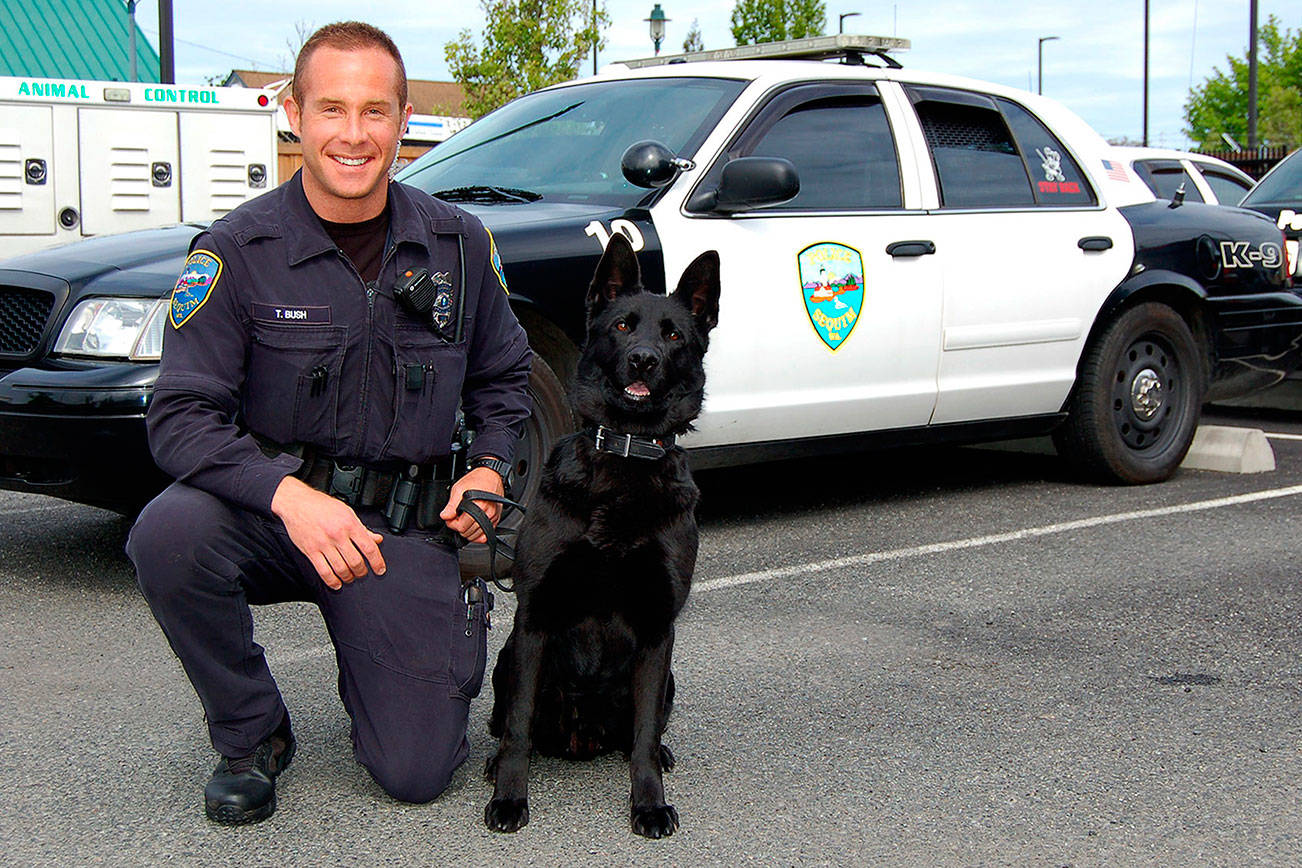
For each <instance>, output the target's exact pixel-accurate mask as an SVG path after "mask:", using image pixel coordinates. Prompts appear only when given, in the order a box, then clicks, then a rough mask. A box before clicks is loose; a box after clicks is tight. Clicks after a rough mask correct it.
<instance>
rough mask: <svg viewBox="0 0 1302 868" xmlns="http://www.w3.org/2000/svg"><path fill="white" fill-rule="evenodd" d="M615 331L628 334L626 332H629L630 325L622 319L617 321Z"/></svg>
mask: <svg viewBox="0 0 1302 868" xmlns="http://www.w3.org/2000/svg"><path fill="white" fill-rule="evenodd" d="M615 331H617V332H626V331H628V323H627V322H625V321H624V320H622V319H619V320H615Z"/></svg>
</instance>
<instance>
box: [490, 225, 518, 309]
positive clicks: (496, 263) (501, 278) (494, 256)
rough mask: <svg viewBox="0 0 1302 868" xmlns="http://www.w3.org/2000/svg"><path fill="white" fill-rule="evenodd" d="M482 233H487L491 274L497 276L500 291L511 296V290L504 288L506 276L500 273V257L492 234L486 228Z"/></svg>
mask: <svg viewBox="0 0 1302 868" xmlns="http://www.w3.org/2000/svg"><path fill="white" fill-rule="evenodd" d="M484 231H485V232H487V233H488V257H489V259H490V260H492V263H493V273H494V274H496V275H497V282H498V283H500V284H502V290H503V291H504V292H505V293H506V294H507V295H510V294H511V290H509V289H507V288H506V275H505V274H503V273H502V257H501V256H499V255H498V253H497V242H496V241H494V240H493V232H492V230H491V229H489V228H488V227H487V226H485V227H484Z"/></svg>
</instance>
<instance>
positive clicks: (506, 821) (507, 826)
mask: <svg viewBox="0 0 1302 868" xmlns="http://www.w3.org/2000/svg"><path fill="white" fill-rule="evenodd" d="M669 810H671V811H672V810H673V808H670V809H669ZM674 822H675V824H676V823H677V822H678V817H677V816H676V815H675V817H674ZM484 825H486V826H488V828H490V829H492V830H493V831H494V832H516V831H519V829H520V827H522V826H527V825H529V801H528V799H493V800H492V801H491V802H489V803H488V804H487V805H485V806H484Z"/></svg>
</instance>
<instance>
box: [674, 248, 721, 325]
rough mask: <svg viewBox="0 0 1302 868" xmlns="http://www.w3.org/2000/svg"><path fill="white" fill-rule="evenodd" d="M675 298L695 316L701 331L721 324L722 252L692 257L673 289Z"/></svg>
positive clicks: (710, 251)
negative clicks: (720, 257) (720, 279)
mask: <svg viewBox="0 0 1302 868" xmlns="http://www.w3.org/2000/svg"><path fill="white" fill-rule="evenodd" d="M673 298H674V300H675V301H677V302H679V303H680V304H682V305H684V306H685V307H686V308H687V309H688V310H690V311H691V312H692V316H693V317H695V318H696V326H697V328H699V329H700V330H701V331H702V333H704V332H708V331H709V330H710V329H712V328H714V327H715V326H716V325H718V323H719V251H717V250H707V251H705V252H704V253H702V254H701V255H700V256H698V257H696V258H695V259H694V260H692V264H691V265H689V266H687V270H686V271H684V272H683V276H682V277H681V278H679V280H678V288H677V289H675V290H674V294H673Z"/></svg>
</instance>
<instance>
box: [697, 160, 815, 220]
mask: <svg viewBox="0 0 1302 868" xmlns="http://www.w3.org/2000/svg"><path fill="white" fill-rule="evenodd" d="M799 192H800V178H799V176H798V175H797V174H796V167H795V166H794V165H792V164H791V161H790V160H784V159H782V158H781V157H738V158H737V159H735V160H732V161H730V162H729V163H728V164H727V165H725V166H724V167H723V175H722V176H721V177H720V179H719V189H718V190H717V191H716V192H715V194H714V202H713V203H712V207H711V210H714V211H719V212H721V213H724V214H735V213H737V212H739V211H752V210H754V209H756V208H762V207H764V206H765V205H777V204H778V203H780V202H789V201H790V200H792V199H794V198H796V195H797V194H798V193H799Z"/></svg>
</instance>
